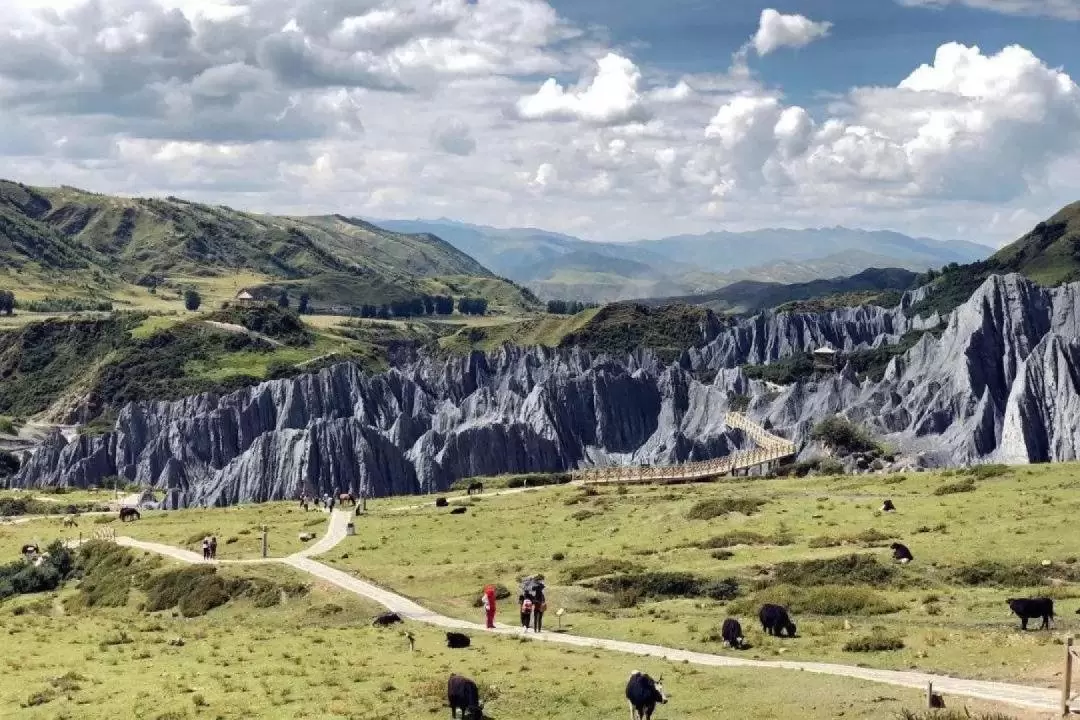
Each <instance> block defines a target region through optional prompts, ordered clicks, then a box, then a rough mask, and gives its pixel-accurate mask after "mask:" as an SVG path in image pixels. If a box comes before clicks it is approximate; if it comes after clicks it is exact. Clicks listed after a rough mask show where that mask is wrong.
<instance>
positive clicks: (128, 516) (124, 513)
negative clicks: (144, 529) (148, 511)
mask: <svg viewBox="0 0 1080 720" xmlns="http://www.w3.org/2000/svg"><path fill="white" fill-rule="evenodd" d="M141 519H142V515H140V514H139V511H138V510H136V509H135V508H133V507H125V508H120V522H127V521H128V520H141Z"/></svg>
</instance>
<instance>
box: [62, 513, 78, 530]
mask: <svg viewBox="0 0 1080 720" xmlns="http://www.w3.org/2000/svg"><path fill="white" fill-rule="evenodd" d="M60 524H61V525H63V526H64V527H66V528H67V527H79V523H77V522H75V518H74V517H72V516H71V515H65V516H64V519H63V520H61V521H60Z"/></svg>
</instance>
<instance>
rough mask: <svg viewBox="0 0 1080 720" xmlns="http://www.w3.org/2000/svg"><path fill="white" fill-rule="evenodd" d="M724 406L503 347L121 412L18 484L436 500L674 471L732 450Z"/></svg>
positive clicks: (612, 365) (734, 434)
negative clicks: (642, 470)
mask: <svg viewBox="0 0 1080 720" xmlns="http://www.w3.org/2000/svg"><path fill="white" fill-rule="evenodd" d="M725 402H726V396H724V395H720V394H719V393H718V391H717V390H716V389H715V388H711V387H706V386H705V385H702V384H701V383H700V382H698V381H697V380H694V379H693V378H691V377H690V375H689V374H688V373H687V372H685V371H683V370H681V369H680V368H678V367H677V366H671V367H663V366H661V365H660V364H659V363H658V362H657V361H656V359H655V358H654V357H653V356H651V355H649V354H645V353H641V354H635V355H634V356H632V357H630V358H627V360H626V361H625V362H623V363H619V362H614V361H612V360H610V359H607V358H604V357H593V356H591V355H589V354H587V353H583V352H580V351H572V352H565V353H556V352H554V351H551V350H546V349H539V348H538V349H532V350H521V349H510V348H507V349H505V350H503V351H501V352H498V353H494V354H492V355H490V356H485V355H483V354H481V353H474V354H472V355H470V356H468V357H463V358H455V359H451V360H448V361H435V360H432V359H422V360H419V361H416V362H415V363H413V364H411V365H409V366H408V367H405V368H398V369H394V370H391V371H389V372H387V373H384V374H381V375H377V376H370V375H366V374H364V373H362V372H360V371H359V370H358V369H357V368H356V367H355V366H353V365H351V364H340V365H336V366H334V367H331V368H328V369H325V370H323V371H321V372H318V373H314V374H310V375H304V376H300V377H297V378H292V379H288V380H278V381H273V382H267V383H263V384H262V385H259V386H257V387H253V388H249V389H246V390H242V391H239V392H236V393H233V394H231V395H227V396H224V397H217V396H214V395H200V396H197V397H192V398H187V399H184V400H180V401H177V402H169V403H141V404H132V405H129V406H128V407H126V408H125V409H124V410H123V411H122V412H121V413H120V415H119V417H118V418H117V422H116V427H115V430H114V431H113V432H112V433H110V434H109V435H106V436H104V437H100V438H79V439H78V440H76V441H75V442H72V443H70V444H65V443H64V441H63V438H61V437H59V436H55V437H51V438H49V440H48V442H47V443H46V444H45V445H44V446H43V447H42V448H41V450H40V451H39V452H38V453H37V454H36V455H35V457H34V458H33V459H32V460H31V461H30V462H29V463H28V464H27V465H26V466H25V467H24V469H23V470H22V472H21V473H20V474H19V476H18V478H17V479H16V483H17V484H20V485H57V484H69V485H76V486H84V485H88V484H92V483H96V482H100V481H101V480H102V479H103V478H105V477H108V476H110V475H120V476H122V477H124V478H126V479H128V480H129V481H130V482H134V483H138V484H142V485H150V486H153V487H157V488H161V489H167V490H170V492H169V494H168V500H167V501H166V505H167V506H171V507H178V506H189V505H215V504H218V505H220V504H232V503H237V502H252V501H263V500H273V499H284V498H292V497H296V496H297V495H298V494H299V493H300V492H302V491H308V492H317V493H323V492H333V491H334V490H339V491H346V490H347V491H352V492H361V491H366V492H368V493H369V494H370V495H372V496H379V495H391V494H405V493H417V492H424V491H434V490H441V489H445V488H446V487H447V486H448V485H449V484H450V483H451V482H453V481H454V480H455V479H457V478H460V477H467V476H473V475H491V474H497V473H506V472H546V471H558V470H566V469H569V468H574V467H578V466H579V465H582V464H588V463H591V462H604V463H608V462H626V463H630V462H633V463H637V462H651V463H669V462H679V461H683V460H692V459H703V458H708V457H715V456H717V455H723V454H726V453H727V452H730V451H731V450H732V449H733V448H738V447H740V446H741V445H740V444H741V443H742V442H743V439H742V434H741V432H739V431H737V430H731V429H729V428H727V427H726V426H725V425H724V422H723V418H724V413H723V407H724V403H725Z"/></svg>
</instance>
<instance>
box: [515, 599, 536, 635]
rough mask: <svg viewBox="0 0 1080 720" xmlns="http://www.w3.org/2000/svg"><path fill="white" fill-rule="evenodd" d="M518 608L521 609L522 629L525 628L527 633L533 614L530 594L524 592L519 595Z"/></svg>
mask: <svg viewBox="0 0 1080 720" xmlns="http://www.w3.org/2000/svg"><path fill="white" fill-rule="evenodd" d="M518 606H519V607H520V608H521V627H523V628H525V632H529V625H530V624H531V621H532V613H533V599H532V596H531V595H530V594H529V593H528V592H525V591H522V593H521V594H520V595H518Z"/></svg>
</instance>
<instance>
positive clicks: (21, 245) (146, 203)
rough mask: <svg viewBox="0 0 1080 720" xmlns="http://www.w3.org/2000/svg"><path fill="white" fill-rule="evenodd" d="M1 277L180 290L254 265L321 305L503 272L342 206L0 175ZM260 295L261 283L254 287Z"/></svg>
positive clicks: (70, 285)
mask: <svg viewBox="0 0 1080 720" xmlns="http://www.w3.org/2000/svg"><path fill="white" fill-rule="evenodd" d="M0 262H2V264H3V266H4V267H5V268H7V269H8V273H9V277H8V278H2V277H0V283H3V284H4V285H5V286H7V287H13V288H14V289H16V290H19V289H22V288H26V289H28V290H32V291H33V292H32V293H31V294H36V295H41V294H47V293H48V291H49V290H50V289H54V290H55V292H53V295H54V296H56V295H58V294H64V295H69V296H80V297H87V296H97V297H111V296H113V295H115V294H116V293H117V292H119V291H120V290H122V289H123V287H124V286H125V285H126V286H129V287H130V285H142V286H145V287H150V286H157V287H165V288H177V287H180V286H185V285H195V286H199V285H200V281H205V280H207V279H210V278H226V277H231V276H235V275H246V276H250V277H251V279H253V280H254V281H255V282H254V286H255V289H259V288H260V287H261V288H262V289H263V290H264V293H270V292H276V291H277V290H278V289H280V288H282V287H284V288H287V289H289V291H290V292H292V293H294V294H297V295H298V294H300V293H303V292H307V293H308V294H309V295H310V296H311V299H312V301H313V303H314V304H315V305H316V306H318V305H326V306H331V305H347V306H354V305H360V304H365V303H370V304H382V303H387V302H392V301H394V300H404V299H410V298H413V297H416V296H418V295H420V294H422V293H423V292H424V285H425V283H424V281H425V280H426V279H431V278H439V277H443V276H449V277H458V276H469V277H479V278H489V279H492V280H497V279H496V278H495V276H494V275H493V274H492V273H491V272H490V271H489V270H487V269H486V268H484V267H483V266H482V265H480V263H478V262H477V261H476V260H474V259H472V258H471V257H469V256H468V255H466V254H465V253H463V252H461V251H459V250H457V249H455V248H454V247H453V246H451V245H449V244H448V243H446V242H444V241H442V240H440V239H439V238H437V237H435V236H433V235H430V234H424V233H421V234H405V233H396V232H390V231H388V230H384V229H382V228H379V227H376V226H375V225H372V224H370V223H367V222H364V221H362V220H356V219H352V218H347V217H344V216H341V215H330V216H322V217H279V216H273V215H259V214H254V213H247V212H240V211H237V210H233V209H231V208H226V207H219V206H211V205H203V204H199V203H193V202H187V201H184V200H181V199H179V198H175V197H167V198H164V199H148V198H126V197H116V196H109V195H100V194H96V193H91V192H86V191H82V190H77V189H74V188H68V187H61V188H38V187H29V186H26V185H22V184H19V183H13V182H7V181H0ZM256 294H260V293H256Z"/></svg>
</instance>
